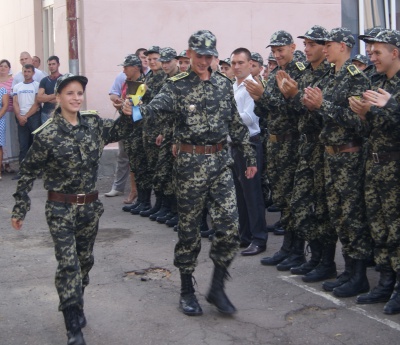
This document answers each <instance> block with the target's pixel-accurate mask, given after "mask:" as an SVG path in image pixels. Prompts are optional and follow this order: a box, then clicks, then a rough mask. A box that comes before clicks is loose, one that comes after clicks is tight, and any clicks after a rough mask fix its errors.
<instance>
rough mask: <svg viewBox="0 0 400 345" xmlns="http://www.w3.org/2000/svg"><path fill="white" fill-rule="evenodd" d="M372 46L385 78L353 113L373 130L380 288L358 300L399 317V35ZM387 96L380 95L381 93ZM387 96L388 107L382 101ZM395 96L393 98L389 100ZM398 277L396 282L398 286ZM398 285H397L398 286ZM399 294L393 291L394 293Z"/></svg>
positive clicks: (371, 204)
mask: <svg viewBox="0 0 400 345" xmlns="http://www.w3.org/2000/svg"><path fill="white" fill-rule="evenodd" d="M370 39H371V41H372V56H371V61H372V62H374V63H375V62H376V63H377V65H376V69H377V72H378V73H380V78H379V79H378V80H374V82H373V85H372V89H373V90H375V91H368V92H367V93H365V94H364V98H365V100H366V101H367V100H369V101H370V102H371V103H372V105H373V106H370V104H371V103H367V106H366V107H365V104H366V101H365V102H364V103H361V102H358V101H355V100H351V102H350V105H351V106H352V109H354V111H356V112H357V114H359V116H360V118H361V119H362V120H363V121H364V122H366V123H367V124H368V125H369V129H370V132H369V137H368V143H369V152H368V159H367V167H366V180H365V202H366V206H367V218H368V223H369V225H370V229H371V234H372V238H373V239H374V241H375V261H376V263H377V264H378V265H379V266H380V279H379V282H378V285H377V286H376V287H375V288H373V289H372V290H371V291H370V292H369V293H368V294H365V295H360V296H358V297H357V303H359V304H371V303H379V302H387V303H386V305H385V307H384V309H383V311H384V313H385V314H398V313H400V232H399V228H400V151H399V147H400V123H399V116H398V114H399V104H400V32H399V31H396V30H383V31H381V32H380V33H379V34H378V35H377V36H376V37H375V38H370ZM379 88H380V89H383V90H385V91H386V92H388V93H389V94H387V93H386V92H383V91H382V92H376V90H378V89H379ZM382 93H383V96H387V99H386V100H385V103H386V102H387V103H386V104H384V105H380V106H379V107H378V106H377V105H378V103H377V98H378V97H381V96H382ZM390 94H391V98H390V99H389V100H388V98H389V96H390ZM396 273H397V281H396ZM395 284H396V285H395ZM393 289H394V291H393Z"/></svg>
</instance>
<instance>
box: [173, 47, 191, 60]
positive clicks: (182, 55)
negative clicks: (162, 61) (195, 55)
mask: <svg viewBox="0 0 400 345" xmlns="http://www.w3.org/2000/svg"><path fill="white" fill-rule="evenodd" d="M181 57H183V58H186V59H189V58H188V56H187V55H186V49H185V50H182V51H181V52H180V53H179V55H177V56H176V57H175V59H179V58H181Z"/></svg>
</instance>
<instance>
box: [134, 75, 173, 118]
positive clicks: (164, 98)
mask: <svg viewBox="0 0 400 345" xmlns="http://www.w3.org/2000/svg"><path fill="white" fill-rule="evenodd" d="M140 112H141V113H142V116H143V117H146V116H147V117H152V118H155V119H157V122H158V123H163V122H167V121H170V118H171V116H173V115H174V114H176V113H177V112H176V104H175V97H174V91H173V84H172V83H165V84H164V86H163V87H162V89H161V90H160V92H159V93H158V94H157V95H156V96H155V97H154V98H153V100H152V101H151V102H150V103H149V104H147V105H141V106H140Z"/></svg>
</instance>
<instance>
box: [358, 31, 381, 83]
mask: <svg viewBox="0 0 400 345" xmlns="http://www.w3.org/2000/svg"><path fill="white" fill-rule="evenodd" d="M382 30H384V29H383V28H382V27H379V26H376V27H374V28H372V29H370V30H367V31H366V32H365V34H364V35H359V36H358V39H359V40H361V41H364V42H365V51H366V53H367V55H368V58H369V59H371V46H372V43H373V42H372V41H370V38H374V37H376V35H378V34H379V33H380V32H381V31H382ZM363 73H364V74H365V75H366V76H367V77H368V78H369V79H372V78H373V77H374V76H375V75H377V74H378V73H377V72H376V68H375V65H374V64H372V65H369V66H367V68H366V69H365V70H363Z"/></svg>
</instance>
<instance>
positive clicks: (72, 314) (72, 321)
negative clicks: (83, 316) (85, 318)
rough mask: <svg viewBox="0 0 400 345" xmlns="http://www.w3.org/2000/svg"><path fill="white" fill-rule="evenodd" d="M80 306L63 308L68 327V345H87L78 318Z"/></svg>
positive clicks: (66, 326)
mask: <svg viewBox="0 0 400 345" xmlns="http://www.w3.org/2000/svg"><path fill="white" fill-rule="evenodd" d="M78 309H79V308H78V306H76V305H72V306H69V307H67V308H65V309H64V310H63V315H64V321H65V328H66V329H67V337H68V343H67V345H86V342H85V339H83V334H82V331H81V327H80V325H79V320H78Z"/></svg>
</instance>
